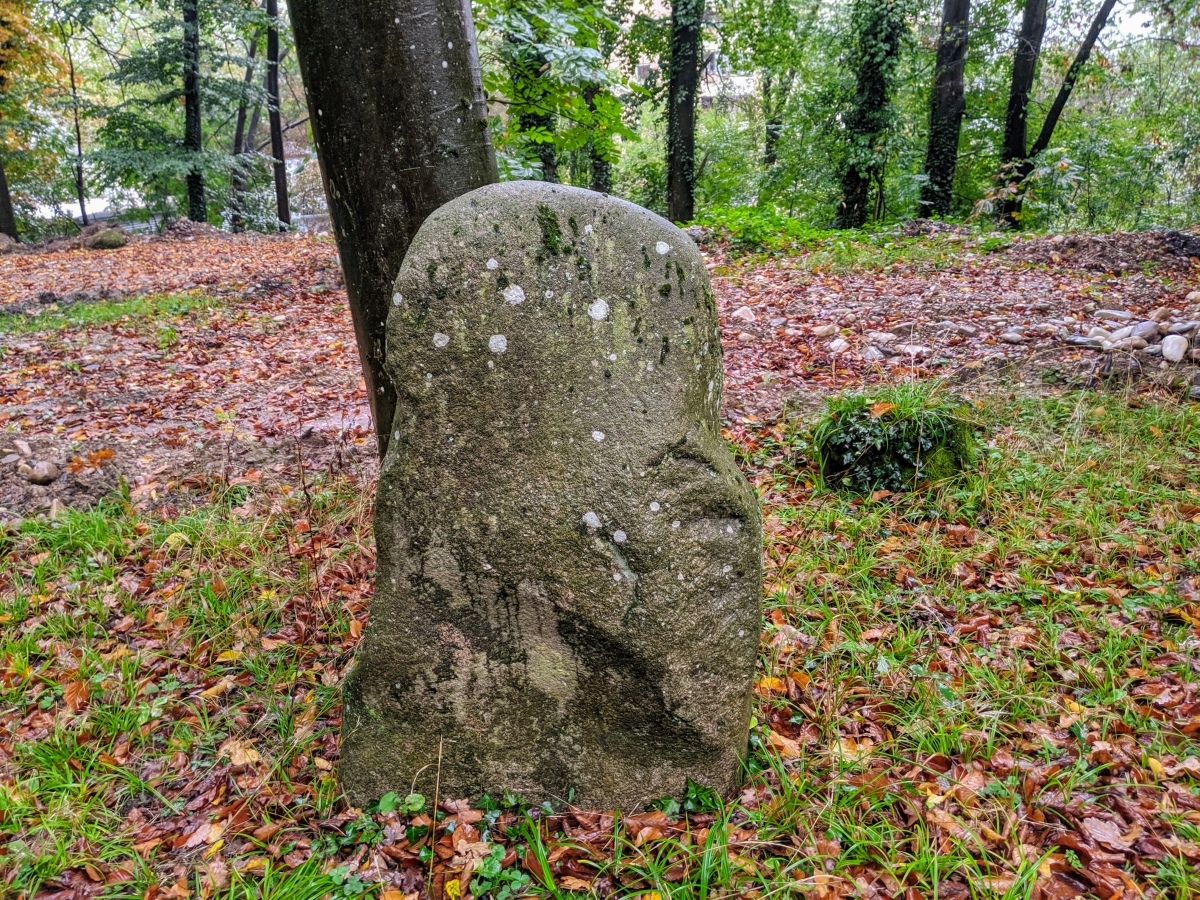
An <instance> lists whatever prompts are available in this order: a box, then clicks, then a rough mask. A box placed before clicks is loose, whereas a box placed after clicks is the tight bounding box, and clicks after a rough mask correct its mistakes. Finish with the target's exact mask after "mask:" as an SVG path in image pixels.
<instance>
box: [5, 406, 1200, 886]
mask: <svg viewBox="0 0 1200 900" xmlns="http://www.w3.org/2000/svg"><path fill="white" fill-rule="evenodd" d="M976 415H977V417H978V419H979V420H980V421H982V422H985V423H992V424H991V426H990V429H989V431H988V433H987V435H986V438H987V445H986V447H985V448H984V449H983V450H981V452H980V454H979V456H978V458H977V459H976V461H975V463H974V465H973V468H971V469H970V470H969V471H968V472H967V473H966V474H965V475H964V476H963V477H962V478H961V479H959V480H956V481H954V482H949V483H947V484H945V485H944V486H942V487H940V488H937V489H934V490H930V491H923V492H916V493H912V494H907V495H896V496H891V497H887V498H884V499H881V500H872V499H870V498H849V497H845V496H842V495H839V494H837V493H833V492H830V491H827V490H824V489H823V488H822V487H821V486H820V479H819V478H818V477H817V470H816V464H815V462H814V461H813V460H812V455H811V452H810V447H809V444H808V437H807V436H808V435H809V434H810V432H811V428H812V427H813V425H814V422H813V421H811V420H797V421H782V422H777V423H772V424H770V425H765V426H761V427H758V426H756V429H757V430H755V431H742V432H740V433H738V434H737V435H736V436H735V437H736V447H737V450H738V452H739V454H740V455H741V458H742V461H743V463H744V465H745V466H746V467H747V469H748V471H749V472H750V473H751V474H752V475H753V477H754V479H755V481H756V483H757V486H758V488H759V490H760V492H761V494H762V496H763V499H764V504H765V521H766V530H767V544H766V560H767V580H766V597H765V613H766V622H765V626H764V634H763V644H762V654H761V659H760V663H759V667H760V670H759V672H758V676H757V677H758V686H757V695H758V706H757V710H756V713H755V719H754V724H753V730H752V736H751V754H750V757H749V759H748V762H747V779H746V790H745V792H744V793H743V794H742V795H741V796H740V797H738V798H735V800H734V802H731V803H727V804H724V805H717V806H715V807H714V806H713V805H712V804H711V802H710V800H709V799H706V798H705V797H704V795H703V793H702V792H697V793H696V794H695V796H694V797H691V799H690V800H689V798H677V799H684V800H685V804H687V803H690V804H691V807H692V809H693V810H695V811H693V812H691V813H689V814H688V816H687V817H686V818H682V819H681V818H680V817H679V813H678V812H677V809H678V807H677V806H671V805H670V804H667V806H668V807H669V810H670V812H671V813H672V815H671V816H667V815H662V814H654V813H644V814H637V815H634V816H631V817H620V816H617V817H614V818H605V817H602V816H600V815H599V814H590V813H582V812H581V813H573V812H570V811H561V810H559V811H544V810H543V811H535V812H534V813H533V814H530V813H529V812H528V811H525V810H523V809H522V808H521V807H520V806H519V805H518V806H511V805H509V806H503V805H498V804H491V805H489V806H488V807H487V808H486V810H485V813H484V816H483V818H482V820H481V821H479V822H478V823H477V824H476V825H475V826H474V828H475V831H474V832H464V831H463V830H461V827H460V829H456V831H455V832H454V833H453V834H451V833H448V832H446V831H445V830H444V829H438V831H437V832H436V833H437V834H438V837H439V844H438V852H437V853H431V850H430V847H429V820H428V818H424V819H421V818H418V817H416V816H414V815H413V814H412V813H411V810H410V808H409V806H410V801H407V800H406V801H404V802H403V803H400V802H399V801H398V800H396V799H395V798H393V799H392V800H389V801H388V802H387V803H385V804H384V806H383V808H384V809H386V810H387V811H386V812H383V811H380V812H371V813H361V812H359V811H356V810H349V809H347V808H346V806H345V804H344V802H343V801H342V800H341V799H340V797H339V793H338V788H337V783H336V779H335V777H334V772H333V766H334V764H336V760H337V745H336V734H337V724H338V716H339V714H340V712H339V706H338V687H339V683H340V680H341V677H342V675H343V673H344V671H345V667H346V665H347V663H348V661H349V658H350V653H351V650H352V648H353V645H354V642H355V635H356V632H357V626H352V622H353V621H354V620H355V619H358V620H360V621H361V619H362V618H363V615H364V612H365V609H366V605H367V599H366V593H367V591H368V588H367V587H366V581H367V579H368V578H369V575H370V571H371V567H372V565H373V557H372V554H371V550H370V546H371V545H370V536H369V515H368V514H369V509H368V507H367V503H366V502H365V501H364V500H363V490H362V487H361V486H359V485H355V484H352V483H350V482H348V481H335V482H330V483H327V484H325V485H323V486H320V487H319V488H317V489H315V491H316V492H315V493H314V494H313V497H312V501H311V503H310V502H309V501H308V500H307V499H306V498H305V496H304V495H303V493H302V492H300V491H298V490H285V489H280V488H265V487H262V486H259V485H238V486H235V487H232V488H228V487H225V486H224V485H221V484H214V485H213V486H211V488H209V489H207V492H206V493H203V494H200V495H193V496H191V497H190V498H189V500H190V502H191V503H192V504H193V505H192V507H191V511H190V512H187V513H184V514H182V515H180V516H177V517H175V518H173V519H171V520H170V521H163V520H161V519H160V518H158V517H155V516H151V515H148V514H145V513H142V512H139V511H137V510H135V509H133V508H132V507H131V506H130V504H129V503H128V502H127V500H125V499H124V498H122V497H115V498H113V499H112V500H111V501H109V502H107V503H106V504H104V505H102V506H100V507H97V508H96V509H94V510H91V511H88V512H68V513H66V514H65V515H64V516H63V517H62V518H60V519H58V520H55V521H47V520H35V521H27V522H26V523H24V524H23V525H22V527H21V530H20V532H19V533H17V534H10V535H8V536H6V537H3V538H0V541H2V544H0V623H2V625H3V632H2V634H0V720H2V721H3V723H4V727H5V730H4V732H3V737H2V740H3V741H4V743H0V841H3V842H4V843H5V844H6V847H5V852H4V855H2V856H0V878H2V879H3V883H4V884H5V891H6V894H5V895H6V896H10V895H11V896H14V897H18V898H20V897H32V895H33V894H34V893H36V892H37V891H38V890H39V889H44V888H47V887H48V886H50V885H51V884H52V879H54V878H56V877H58V876H60V875H61V874H62V873H63V872H64V871H69V872H73V873H76V875H77V877H81V878H83V877H87V876H86V875H82V874H78V873H86V872H87V867H89V866H90V867H91V868H92V869H93V870H94V871H96V872H97V873H98V874H100V875H102V876H104V877H107V878H112V879H113V880H114V886H113V887H112V888H110V889H109V894H108V896H114V897H116V896H120V897H126V896H129V897H141V896H143V895H144V894H145V893H146V891H147V890H149V889H151V888H153V887H154V886H156V885H157V886H159V887H160V888H162V889H166V888H167V887H169V886H172V885H175V886H179V885H182V887H180V888H179V890H181V891H184V892H186V894H187V895H190V896H201V895H209V896H213V897H217V898H229V900H234V898H238V900H240V898H247V900H248V898H253V897H264V898H267V897H269V898H278V900H305V898H317V897H325V896H331V897H335V898H343V897H356V896H371V895H373V894H377V893H381V891H380V888H379V885H378V884H377V883H376V882H377V879H378V878H379V877H380V876H381V874H387V875H388V877H390V876H391V874H393V873H395V874H400V873H404V877H405V878H407V879H408V882H407V883H408V884H410V885H420V884H422V883H423V880H424V878H425V875H426V873H427V872H429V871H430V870H431V863H432V871H433V872H434V874H435V876H437V877H439V878H442V879H445V881H443V882H439V883H443V884H444V883H448V882H449V881H453V880H454V879H456V878H457V877H458V875H457V874H455V873H454V871H453V863H452V860H453V858H454V857H455V856H456V854H457V851H456V849H455V848H456V844H455V843H454V842H455V841H456V840H457V839H458V837H459V836H462V835H463V834H464V833H465V834H468V835H469V839H468V843H471V842H472V841H478V842H481V843H483V844H485V845H486V846H488V848H489V849H488V850H487V852H485V853H484V854H483V855H482V857H481V858H480V859H479V861H478V862H477V863H476V869H475V874H474V875H473V876H472V882H471V885H472V887H471V888H470V889H471V890H473V891H474V892H475V894H476V896H483V895H487V896H493V897H497V898H500V897H505V898H507V897H516V896H523V895H527V894H528V895H533V896H540V897H556V898H557V897H562V898H566V897H573V896H600V895H602V894H607V895H612V896H641V895H647V894H654V893H657V894H658V896H659V898H660V900H665V898H672V900H693V898H700V900H709V898H718V897H720V898H727V897H734V896H741V897H746V898H762V900H765V898H774V897H796V896H809V895H811V896H854V895H864V894H865V893H868V892H869V891H876V892H877V893H878V895H879V896H889V897H892V896H904V895H905V892H906V891H908V892H909V895H910V896H916V895H917V893H919V894H920V895H921V896H924V897H934V896H941V897H958V898H967V897H971V898H975V897H978V898H986V897H1006V898H1014V900H1015V898H1025V897H1031V896H1033V895H1034V893H1035V891H1038V890H1041V888H1037V887H1036V886H1037V885H1038V884H1039V882H1041V881H1042V880H1044V879H1046V878H1047V877H1050V876H1047V874H1046V873H1047V872H1052V873H1055V874H1054V876H1053V877H1060V875H1061V877H1064V878H1070V877H1074V878H1078V879H1084V882H1082V883H1086V872H1085V870H1088V869H1089V866H1088V864H1087V863H1086V862H1085V861H1083V860H1081V858H1080V856H1079V854H1077V853H1076V852H1075V851H1074V850H1071V849H1070V848H1064V847H1063V846H1061V845H1060V844H1058V843H1057V841H1058V840H1060V839H1061V835H1062V834H1064V833H1070V832H1071V830H1072V829H1073V828H1075V827H1076V826H1077V825H1078V822H1079V820H1080V819H1081V817H1083V816H1100V817H1105V816H1110V815H1114V814H1117V813H1119V812H1120V810H1121V809H1122V808H1123V807H1122V806H1121V805H1120V804H1121V803H1125V804H1138V803H1141V799H1142V798H1149V799H1147V801H1146V803H1145V804H1143V805H1142V807H1141V808H1142V809H1143V810H1144V815H1145V817H1146V822H1147V823H1148V824H1147V828H1148V829H1149V830H1150V831H1151V832H1152V833H1154V834H1156V835H1157V836H1159V837H1160V838H1168V839H1172V840H1176V841H1178V842H1180V843H1178V844H1172V845H1170V846H1172V847H1177V848H1178V849H1170V848H1169V847H1168V849H1167V852H1166V853H1165V855H1164V856H1163V858H1162V859H1159V860H1149V861H1147V860H1142V861H1141V864H1140V867H1139V868H1136V869H1135V868H1134V864H1135V862H1137V860H1136V858H1135V856H1134V855H1131V856H1130V857H1128V859H1127V862H1126V863H1125V864H1124V868H1125V870H1126V874H1127V875H1128V877H1130V878H1131V879H1132V880H1133V882H1134V883H1136V884H1137V885H1138V888H1139V890H1140V891H1142V892H1143V893H1144V894H1145V895H1146V896H1151V892H1157V893H1155V894H1154V896H1157V897H1163V898H1184V897H1191V896H1194V895H1196V894H1197V893H1200V876H1198V875H1197V868H1196V865H1195V860H1194V859H1193V858H1190V857H1189V856H1188V855H1187V853H1188V852H1191V851H1189V850H1188V849H1187V848H1188V847H1189V846H1192V847H1194V846H1195V844H1196V842H1197V841H1198V840H1200V819H1198V817H1197V816H1196V814H1195V813H1194V811H1192V810H1190V809H1189V808H1188V807H1187V806H1186V805H1181V804H1180V802H1179V799H1178V797H1179V796H1182V795H1176V799H1174V800H1172V801H1170V802H1166V801H1164V800H1163V799H1162V798H1163V797H1164V792H1165V791H1166V789H1167V785H1168V783H1173V784H1174V785H1175V787H1176V788H1177V789H1178V790H1181V791H1183V792H1184V794H1185V795H1190V796H1192V797H1195V798H1197V799H1198V800H1200V783H1198V781H1197V778H1196V776H1195V775H1194V774H1192V773H1190V772H1189V771H1188V770H1187V769H1186V767H1184V768H1182V769H1180V770H1174V769H1173V767H1174V766H1176V765H1178V764H1180V763H1182V762H1183V761H1184V760H1186V759H1187V758H1189V757H1193V756H1200V737H1198V730H1197V729H1195V728H1194V727H1191V724H1192V723H1191V720H1190V719H1189V718H1188V717H1189V716H1193V717H1194V713H1193V712H1188V711H1187V704H1186V703H1184V702H1176V703H1174V704H1172V703H1170V702H1163V703H1158V704H1156V703H1155V702H1154V698H1155V697H1156V696H1157V694H1156V693H1155V692H1156V691H1157V690H1158V687H1159V686H1169V687H1170V689H1171V690H1174V691H1176V692H1182V691H1184V690H1185V689H1184V688H1183V687H1181V686H1186V685H1194V684H1195V682H1196V673H1195V671H1194V669H1193V660H1194V659H1195V656H1196V653H1197V650H1198V648H1200V603H1198V602H1197V600H1196V598H1195V595H1194V594H1193V593H1191V591H1192V588H1191V587H1189V584H1190V582H1189V581H1188V579H1191V578H1196V577H1197V574H1198V573H1200V529H1198V528H1197V524H1196V522H1195V521H1194V520H1195V519H1196V518H1197V516H1200V489H1198V488H1197V486H1196V479H1195V473H1196V471H1197V466H1198V465H1200V420H1197V418H1196V416H1195V414H1194V408H1193V407H1186V406H1179V405H1176V404H1173V403H1162V404H1157V403H1151V402H1145V403H1142V402H1141V401H1138V400H1137V399H1136V398H1135V399H1134V400H1133V401H1130V402H1127V401H1125V400H1122V399H1117V398H1113V397H1111V396H1104V395H1098V394H1070V395H1064V396H1060V397H1053V398H1049V399H1017V398H1011V397H1009V398H1005V397H1001V398H992V399H987V400H984V401H982V402H981V403H980V404H979V405H978V408H977V409H976ZM180 505H181V506H183V505H186V504H182V503H181V504H180ZM352 627H353V630H352ZM82 686H86V688H87V690H86V694H83V693H81V692H82ZM1179 696H1183V694H1182V693H1180V694H1179ZM81 697H82V699H81ZM531 752H533V750H532V748H531ZM239 760H240V761H239ZM1169 770H1172V771H1176V774H1175V775H1168V774H1167V772H1168V771H1169ZM206 779H208V780H207V781H206ZM206 785H208V787H205V786H206ZM206 791H209V792H210V793H205V792H206ZM398 792H399V794H400V795H401V796H403V795H404V794H405V793H407V786H401V787H400V788H398ZM197 798H200V799H199V800H197ZM239 804H245V805H244V807H239ZM416 806H419V801H418V802H417V803H416V804H415V805H413V806H412V808H416ZM240 808H244V810H245V813H246V818H245V819H244V820H242V821H240V822H239V821H237V817H238V815H239V813H238V812H237V810H238V809H240ZM437 815H438V818H439V819H440V820H441V821H442V822H443V823H444V822H445V821H446V814H445V813H444V812H439V813H438V814H437ZM222 823H223V824H225V825H228V826H229V827H228V829H227V830H226V831H224V832H220V833H216V834H214V833H212V832H205V833H201V832H199V831H196V830H195V829H197V828H200V827H209V826H210V824H213V825H215V824H222ZM231 823H234V824H231ZM275 826H279V827H278V828H276V827H275ZM260 829H265V830H260ZM272 829H274V830H272ZM196 834H199V837H196V838H194V842H193V843H191V845H190V846H184V844H186V843H187V841H186V840H184V838H185V837H186V836H187V835H196ZM217 834H219V836H217ZM256 835H257V836H256ZM1189 842H1190V843H1189ZM384 846H386V847H387V848H388V849H389V850H390V851H391V852H393V853H394V856H387V855H386V854H385V855H384V856H383V857H380V856H379V855H378V854H379V851H380V848H381V847H384ZM496 848H498V849H496ZM381 858H383V859H391V860H393V862H392V863H391V864H390V865H393V866H394V867H393V868H391V869H388V868H386V867H384V868H380V867H379V866H380V865H382V864H381V863H379V862H378V860H379V859H381ZM373 860H374V862H373ZM448 867H449V868H450V870H451V871H450V873H449V874H447V869H448ZM459 867H460V868H461V863H460V865H459ZM114 873H116V874H114ZM73 877H75V876H73ZM413 889H416V888H413ZM506 892H507V893H506ZM388 900H394V895H388Z"/></svg>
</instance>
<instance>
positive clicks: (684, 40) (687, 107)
mask: <svg viewBox="0 0 1200 900" xmlns="http://www.w3.org/2000/svg"><path fill="white" fill-rule="evenodd" d="M703 18H704V0H672V3H671V59H670V64H669V68H668V71H669V73H670V81H669V84H668V86H667V218H668V219H670V220H671V221H672V222H687V221H690V220H691V219H693V218H695V215H696V95H697V93H698V92H699V86H700V29H701V25H702V24H703Z"/></svg>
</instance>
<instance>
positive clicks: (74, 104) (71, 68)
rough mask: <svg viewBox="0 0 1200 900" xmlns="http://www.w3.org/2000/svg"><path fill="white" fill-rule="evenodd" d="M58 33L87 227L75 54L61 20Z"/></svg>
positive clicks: (77, 190)
mask: <svg viewBox="0 0 1200 900" xmlns="http://www.w3.org/2000/svg"><path fill="white" fill-rule="evenodd" d="M58 34H59V37H60V38H61V39H62V44H63V51H64V52H65V54H66V57H67V76H68V77H69V78H70V79H71V115H72V117H73V118H74V120H75V165H74V170H75V171H74V175H75V195H76V196H77V197H78V198H79V221H80V224H82V225H83V227H84V228H86V227H87V226H88V214H87V182H86V181H85V180H84V177H83V127H82V125H81V124H80V121H79V85H78V84H76V83H75V56H74V54H72V53H71V41H70V39H69V37H68V35H67V30H66V28H64V27H63V25H62V23H61V22H60V23H59V26H58Z"/></svg>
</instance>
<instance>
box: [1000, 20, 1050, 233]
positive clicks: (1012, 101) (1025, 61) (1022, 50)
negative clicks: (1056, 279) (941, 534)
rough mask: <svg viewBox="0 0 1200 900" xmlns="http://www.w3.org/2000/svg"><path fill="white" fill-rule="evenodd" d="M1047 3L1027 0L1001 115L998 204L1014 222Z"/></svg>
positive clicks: (1026, 168) (1025, 173) (1025, 171)
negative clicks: (1003, 183)
mask: <svg viewBox="0 0 1200 900" xmlns="http://www.w3.org/2000/svg"><path fill="white" fill-rule="evenodd" d="M1047 3H1048V0H1026V2H1025V14H1024V16H1023V17H1022V19H1021V31H1020V34H1018V35H1017V49H1016V52H1015V53H1014V54H1013V76H1012V86H1011V88H1010V90H1009V93H1008V110H1007V112H1006V113H1005V116H1004V145H1003V146H1002V147H1001V149H1000V165H1001V168H1002V171H1001V178H1003V179H1004V180H1005V181H1006V182H1007V185H1008V187H1009V191H1007V192H1006V193H1005V196H1004V200H1003V202H1002V203H1001V205H1000V213H1001V217H1002V218H1003V219H1004V220H1005V221H1006V222H1008V224H1010V225H1013V226H1016V224H1017V221H1018V219H1019V216H1018V213H1019V212H1020V208H1021V202H1020V200H1019V195H1018V194H1017V193H1016V192H1015V191H1016V188H1017V186H1018V185H1019V184H1020V183H1021V182H1022V181H1024V180H1025V178H1026V176H1028V175H1029V159H1028V155H1027V153H1026V149H1025V147H1026V142H1027V134H1026V132H1027V130H1028V120H1029V92H1030V91H1031V90H1033V81H1034V78H1035V76H1036V74H1037V64H1038V57H1039V56H1040V55H1041V52H1042V38H1043V37H1044V36H1045V34H1046V6H1047Z"/></svg>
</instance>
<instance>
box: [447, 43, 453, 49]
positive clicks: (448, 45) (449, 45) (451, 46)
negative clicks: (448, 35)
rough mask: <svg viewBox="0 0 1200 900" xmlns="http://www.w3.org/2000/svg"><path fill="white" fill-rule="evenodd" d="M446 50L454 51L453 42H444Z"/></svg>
mask: <svg viewBox="0 0 1200 900" xmlns="http://www.w3.org/2000/svg"><path fill="white" fill-rule="evenodd" d="M446 49H447V50H453V49H454V41H446Z"/></svg>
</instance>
